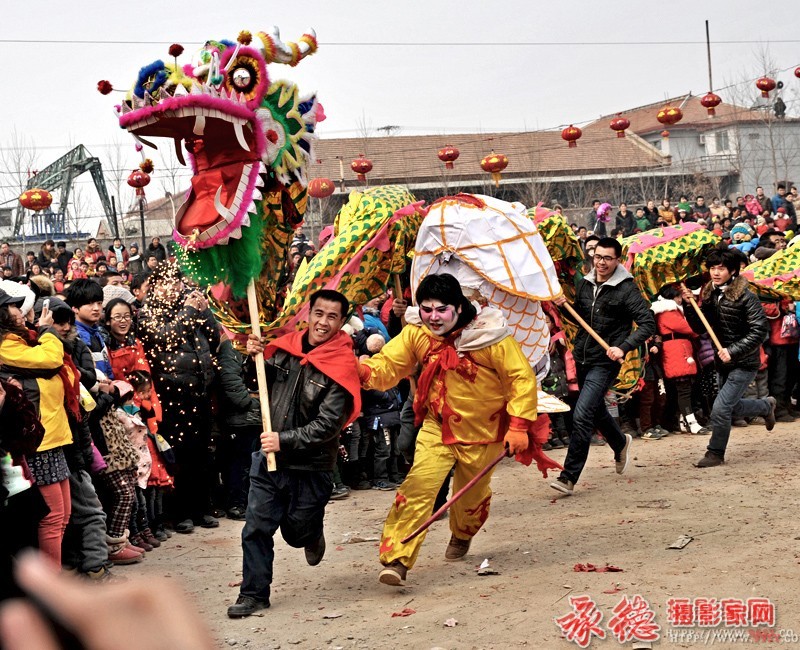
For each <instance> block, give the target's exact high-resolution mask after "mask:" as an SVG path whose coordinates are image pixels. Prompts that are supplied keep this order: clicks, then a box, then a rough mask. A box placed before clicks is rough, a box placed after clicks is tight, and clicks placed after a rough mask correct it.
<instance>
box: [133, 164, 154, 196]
mask: <svg viewBox="0 0 800 650" xmlns="http://www.w3.org/2000/svg"><path fill="white" fill-rule="evenodd" d="M149 184H150V174H148V173H146V172H143V171H142V170H141V169H134V170H133V171H132V172H131V173H130V175H129V176H128V185H130V186H131V187H135V188H136V196H144V188H145V187H147V185H149Z"/></svg>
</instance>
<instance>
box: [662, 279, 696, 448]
mask: <svg viewBox="0 0 800 650" xmlns="http://www.w3.org/2000/svg"><path fill="white" fill-rule="evenodd" d="M682 303H683V299H682V298H681V295H680V292H679V291H678V288H677V287H676V286H675V285H674V284H670V285H667V286H665V287H663V288H662V289H661V291H659V295H658V299H657V300H656V301H655V302H654V303H653V306H652V310H653V313H655V316H656V327H657V328H658V333H659V334H660V335H661V338H662V340H663V342H664V343H663V347H662V353H661V358H662V363H663V366H664V381H665V382H672V384H673V386H674V387H675V394H676V395H677V397H678V410H679V411H680V424H681V431H683V432H684V433H693V434H708V433H710V431H709V430H708V429H706V428H705V427H701V426H700V423H699V422H698V421H697V419H696V418H695V415H694V410H693V409H692V381H693V379H694V377H695V375H696V374H697V360H696V359H695V356H694V349H693V345H692V340H693V339H695V338H696V337H697V334H695V333H694V331H693V330H692V328H691V327H690V326H689V323H688V322H687V321H686V317H685V316H684V315H683V305H682Z"/></svg>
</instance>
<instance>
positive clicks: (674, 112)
mask: <svg viewBox="0 0 800 650" xmlns="http://www.w3.org/2000/svg"><path fill="white" fill-rule="evenodd" d="M656 119H657V120H658V121H659V122H661V124H666V125H668V126H672V125H673V124H677V123H678V122H680V121H681V120H682V119H683V111H682V110H681V109H680V108H678V107H677V106H665V107H664V108H662V109H661V110H660V111H658V115H656Z"/></svg>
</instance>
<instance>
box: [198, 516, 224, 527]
mask: <svg viewBox="0 0 800 650" xmlns="http://www.w3.org/2000/svg"><path fill="white" fill-rule="evenodd" d="M194 525H195V526H200V527H202V528H219V519H217V518H216V517H212V516H211V515H203V516H202V517H201V518H200V519H196V520H195V521H194Z"/></svg>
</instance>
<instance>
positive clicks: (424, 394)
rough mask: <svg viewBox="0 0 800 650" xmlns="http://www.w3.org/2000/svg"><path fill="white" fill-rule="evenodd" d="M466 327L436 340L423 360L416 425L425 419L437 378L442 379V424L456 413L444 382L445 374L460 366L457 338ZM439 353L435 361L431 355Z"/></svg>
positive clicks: (416, 406)
mask: <svg viewBox="0 0 800 650" xmlns="http://www.w3.org/2000/svg"><path fill="white" fill-rule="evenodd" d="M463 329H464V328H460V329H458V330H454V331H453V332H450V334H448V335H447V336H446V337H445V338H443V339H441V340H434V341H433V342H432V343H431V347H430V349H429V350H428V352H427V354H426V355H425V359H424V360H423V362H422V363H423V365H424V369H423V371H422V373H421V374H420V376H419V379H418V380H417V392H416V394H415V395H414V426H417V427H418V426H420V425H421V424H422V422H423V420H424V419H425V414H426V413H427V411H428V395H429V394H430V391H431V386H432V385H433V382H434V380H435V379H441V382H440V384H441V387H442V389H441V402H442V425H443V426H444V423H445V422H448V421H449V416H450V415H454V414H453V413H451V412H449V411H450V409H449V407H448V406H447V385H446V384H445V382H444V374H445V373H446V372H447V371H449V370H455V369H456V368H457V367H458V362H459V356H458V352H457V351H456V344H455V341H456V339H457V338H458V337H459V336H460V335H461V332H462V331H463ZM433 355H437V357H436V360H435V361H431V357H432V356H433Z"/></svg>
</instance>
